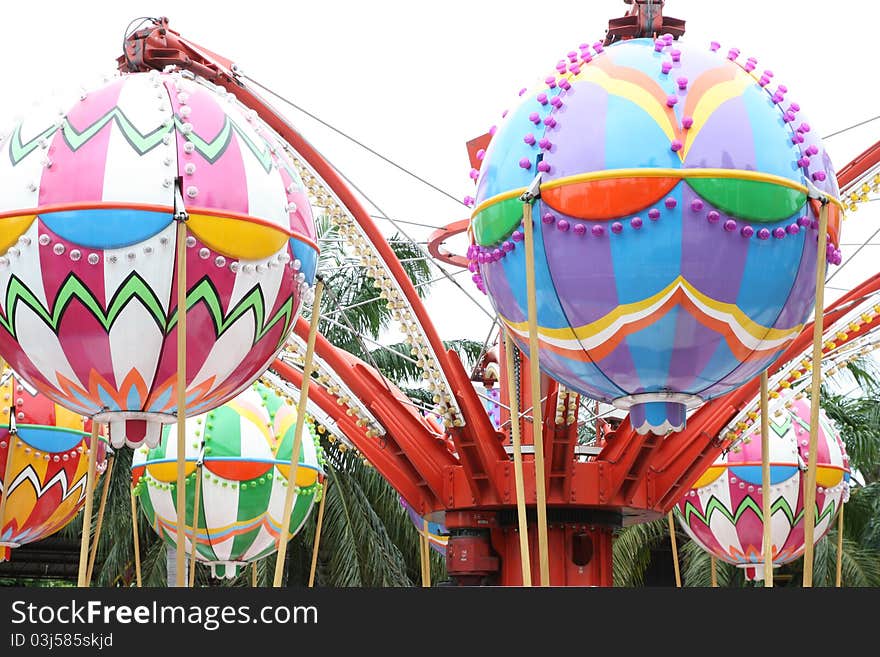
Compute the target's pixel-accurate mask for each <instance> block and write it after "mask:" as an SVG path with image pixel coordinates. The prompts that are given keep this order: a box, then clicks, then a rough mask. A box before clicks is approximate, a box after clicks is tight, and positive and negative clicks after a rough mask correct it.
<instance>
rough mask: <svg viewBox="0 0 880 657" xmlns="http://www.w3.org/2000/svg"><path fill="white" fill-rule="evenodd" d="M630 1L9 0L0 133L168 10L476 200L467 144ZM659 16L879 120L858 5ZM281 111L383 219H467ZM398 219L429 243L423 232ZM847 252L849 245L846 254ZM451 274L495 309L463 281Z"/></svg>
mask: <svg viewBox="0 0 880 657" xmlns="http://www.w3.org/2000/svg"><path fill="white" fill-rule="evenodd" d="M819 7H823V8H824V9H823V10H821V11H820V10H819V9H818V8H819ZM626 9H627V7H626V5H624V3H623V2H622V1H621V0H589V1H587V0H577V1H565V0H556V1H555V2H553V3H549V2H524V1H521V0H504V1H499V0H492V1H484V0H479V1H478V0H469V1H467V2H465V1H462V0H445V1H444V2H438V3H423V2H413V1H412V0H410V1H408V2H405V1H392V0H373V1H371V2H347V1H341V0H321V1H317V2H278V1H275V2H267V1H264V0H249V1H247V2H236V3H231V2H226V1H222V0H215V1H212V2H203V1H197V0H190V1H189V2H167V1H160V2H149V3H147V2H129V1H127V0H126V1H124V2H119V1H117V2H98V1H92V0H79V1H77V2H35V1H30V2H15V3H7V5H6V6H5V7H4V22H5V23H6V29H5V30H4V33H3V38H2V40H0V53H2V59H3V61H4V63H5V65H6V66H5V71H4V78H5V80H4V82H5V92H4V94H3V100H2V102H0V132H3V131H5V130H7V129H8V128H9V127H11V124H12V121H13V118H14V117H15V116H16V115H17V114H21V113H23V112H26V111H27V107H28V105H29V104H30V102H31V101H33V100H37V99H41V98H45V97H46V96H47V95H48V94H49V93H50V92H51V91H53V90H63V89H68V88H71V87H74V88H78V86H79V84H81V83H87V85H88V86H94V85H93V84H92V83H89V80H92V81H94V80H96V79H97V76H98V75H100V74H101V73H104V72H110V71H113V70H114V69H115V58H116V57H117V56H118V55H119V54H120V52H121V42H122V37H123V32H124V30H125V28H126V26H127V25H128V24H129V22H130V21H131V20H132V19H134V18H136V17H139V16H144V15H147V16H161V15H167V16H168V17H169V18H170V19H171V27H172V29H175V30H177V31H178V32H180V33H181V34H182V35H183V36H185V37H187V38H188V39H190V40H192V41H195V42H196V43H199V44H201V45H203V46H204V47H206V48H208V49H210V50H213V51H215V52H217V53H219V54H222V55H224V56H226V57H228V58H230V59H232V60H233V61H235V62H236V63H238V64H239V65H240V66H241V67H242V68H243V70H244V72H245V73H246V74H248V75H249V76H251V77H253V78H254V79H256V80H258V81H259V82H261V83H262V84H264V85H266V86H267V87H269V88H272V89H274V90H276V91H278V92H279V93H281V94H282V95H284V96H286V97H287V98H289V99H291V100H292V101H294V102H295V103H297V104H298V105H300V106H302V107H303V108H305V109H307V110H309V111H311V112H313V113H314V114H316V115H318V116H320V117H322V118H323V120H325V121H327V122H328V123H330V124H332V125H334V126H335V127H337V128H339V129H340V130H342V131H344V132H346V133H348V134H350V135H352V136H353V137H356V138H357V139H359V140H360V141H362V142H364V143H366V144H367V145H369V146H371V147H372V148H374V149H375V150H377V151H379V152H381V153H382V154H384V155H385V156H387V157H388V158H390V159H392V160H393V161H395V162H397V163H399V164H400V165H402V166H405V167H407V168H408V169H410V170H412V171H413V172H415V173H417V174H418V175H420V176H421V177H423V178H426V179H427V180H429V181H431V182H432V183H433V184H435V185H437V186H438V187H440V188H442V189H444V190H446V191H448V192H449V193H450V194H452V195H453V196H454V197H455V198H456V199H460V198H462V197H463V196H464V195H466V194H472V193H473V184H472V182H471V181H470V179H469V178H468V177H467V172H468V170H469V163H468V159H467V153H466V150H465V142H466V141H468V140H469V139H472V138H474V137H477V136H479V135H481V134H483V133H484V132H485V131H486V130H487V129H488V127H489V126H490V125H492V124H493V123H495V122H496V121H497V120H498V119H500V113H501V111H502V110H504V109H505V108H506V107H507V105H508V103H510V102H512V101H513V99H514V98H515V97H516V92H517V91H518V90H519V89H520V88H521V87H523V86H527V85H529V84H531V83H532V82H533V81H535V80H537V79H541V78H543V77H544V76H545V75H547V74H548V73H550V72H552V71H553V67H554V65H555V63H556V61H557V60H558V59H560V58H561V57H562V56H564V54H565V53H566V52H568V51H569V50H571V49H573V48H576V47H577V46H578V45H579V44H580V43H582V42H589V43H593V42H594V41H597V40H600V39H602V38H603V37H604V34H605V29H606V27H607V21H608V19H609V18H612V17H617V16H621V15H623V13H624V12H625V11H626ZM665 13H666V14H668V15H670V16H674V17H677V18H683V19H685V20H687V33H686V35H685V39H686V40H687V41H689V42H696V43H698V44H700V43H705V44H707V45H708V43H709V41H711V40H717V41H719V42H720V43H721V44H722V48H723V49H725V50H726V49H727V48H729V47H732V46H736V47H739V48H740V49H741V51H742V56H743V57H749V56H755V57H757V58H758V65H759V67H760V66H763V67H765V68H770V69H772V70H773V71H774V72H775V73H776V78H775V79H776V80H778V81H779V82H783V83H784V84H786V85H787V86H788V88H789V94H788V98H790V99H791V100H795V101H797V102H798V103H799V104H800V105H801V107H802V108H803V110H804V113H805V115H806V116H807V117H809V121H810V123H811V125H812V126H813V127H814V129H817V130H818V131H819V133H820V134H822V135H827V134H829V133H831V132H834V131H837V130H839V129H841V128H845V127H847V126H850V125H852V124H854V123H857V122H859V121H862V120H864V119H867V118H870V117H873V116H876V115H878V114H880V94H878V91H877V86H878V84H877V82H876V80H877V69H876V55H875V52H876V45H877V41H878V37H877V27H876V25H877V22H876V20H875V17H874V16H873V15H872V13H871V11H870V5H866V4H865V3H864V2H856V1H854V0H838V1H836V2H833V3H819V2H792V1H789V2H778V1H776V2H767V1H766V0H763V1H758V0H740V1H739V2H719V1H711V2H710V1H707V0H669V1H668V2H667V5H666V10H665ZM762 70H763V69H762ZM275 105H276V107H279V108H281V107H282V106H280V105H279V104H277V103H275ZM286 116H287V117H288V119H289V120H290V121H291V122H293V124H294V125H295V126H297V127H298V128H299V130H300V131H301V132H302V133H303V134H304V135H305V136H306V138H307V139H308V140H309V141H310V142H311V143H312V144H313V145H315V146H316V147H317V148H318V149H319V150H320V151H321V152H323V153H324V155H325V156H326V157H327V158H328V159H329V160H330V161H331V162H332V163H333V164H334V165H335V166H336V167H337V169H339V170H340V171H341V172H342V173H343V174H344V175H345V176H347V177H348V178H350V179H351V180H352V181H353V182H354V183H355V184H356V185H357V186H358V187H360V188H361V189H362V190H363V191H364V192H365V194H366V195H368V196H369V197H370V199H372V201H373V202H374V203H375V205H376V206H378V207H379V208H381V209H382V210H383V211H384V212H386V213H387V214H388V215H389V216H391V217H393V218H395V219H406V220H413V221H418V222H422V223H426V224H432V225H437V226H439V225H441V224H446V223H449V222H451V221H454V220H458V219H462V218H465V217H466V216H467V210H466V208H464V206H462V205H461V204H460V203H457V202H455V201H453V200H451V199H450V198H448V197H446V196H444V195H442V194H439V193H438V192H436V191H434V190H432V189H430V188H428V187H427V186H425V185H423V184H421V183H419V182H417V181H415V180H413V179H411V178H408V177H406V176H405V175H403V174H401V173H400V172H398V171H396V170H395V169H393V168H392V167H390V166H389V165H387V164H384V163H382V162H381V161H379V160H377V159H376V158H374V157H373V156H371V155H368V154H366V153H365V152H364V151H362V150H360V149H359V148H357V147H356V146H354V145H352V144H350V143H349V142H347V141H345V140H343V139H341V138H339V137H338V136H336V135H334V134H333V133H332V132H331V131H329V130H328V129H327V128H324V127H322V126H320V125H319V124H317V123H316V122H314V121H312V120H311V119H308V118H306V117H304V116H303V115H302V114H300V113H299V112H297V111H295V110H293V109H290V111H289V112H287V114H286ZM878 139H880V120H878V121H876V122H872V123H869V124H868V125H866V126H864V127H861V128H858V129H854V130H851V131H850V132H848V133H846V134H845V135H841V136H837V137H833V138H831V139H830V140H829V141H828V142H826V145H827V147H828V150H829V152H830V154H831V156H832V159H833V161H834V163H835V164H836V165H837V166H838V167H841V166H843V165H844V164H845V163H846V162H848V161H849V160H850V159H851V158H852V157H853V156H855V155H856V154H858V153H860V152H861V151H862V150H864V149H865V148H867V147H868V146H870V145H871V144H873V143H874V142H875V141H877V140H878ZM368 208H370V206H368ZM878 210H880V204H878V203H869V204H868V205H866V206H863V208H862V209H861V210H860V211H859V212H857V213H855V214H853V215H852V216H851V217H850V219H849V220H848V221H847V222H846V224H845V227H844V231H843V240H842V241H843V243H844V244H852V243H861V242H863V241H864V240H865V239H866V238H867V237H868V236H869V235H870V234H871V233H872V232H874V230H877V229H878V228H880V221H878V219H880V216H878ZM378 223H379V225H380V227H381V228H382V229H383V230H384V231H385V232H386V233H387V234H390V233H391V232H392V231H393V229H392V228H391V226H390V224H389V223H388V222H387V221H379V222H378ZM405 228H406V230H407V232H408V233H409V234H410V235H411V236H412V237H414V238H415V239H421V240H424V239H425V237H426V236H427V234H428V233H429V232H430V230H428V229H422V228H416V227H413V226H406V227H405ZM873 242H875V243H877V244H878V245H880V239H875V240H873ZM462 243H463V242H462ZM854 249H855V247H849V246H845V247H844V249H843V251H844V260H845V259H846V258H847V257H848V256H849V255H850V254H851V253H852V252H853V251H854ZM878 256H880V249H878V248H877V246H868V247H866V248H865V249H863V250H862V252H861V254H860V256H859V257H858V258H857V259H856V260H854V261H853V263H852V264H850V265H847V266H846V267H845V268H844V270H843V272H842V273H841V274H839V275H838V276H836V278H835V279H834V280H833V281H832V282H831V284H830V285H831V286H833V288H829V289H828V291H827V297H828V298H829V300H832V299H834V298H835V297H836V296H837V295H839V294H840V291H839V290H837V289H834V288H838V287H843V288H846V287H848V286H851V285H854V284H856V283H858V282H860V281H862V280H863V279H864V278H866V277H867V276H868V275H870V274H871V273H873V272H874V271H876V270H877V265H876V264H875V261H876V260H877V258H878ZM834 269H835V268H832V272H833V271H834ZM456 278H457V279H458V280H460V281H461V284H462V286H463V287H464V288H465V289H466V290H467V291H468V292H470V293H471V294H472V295H473V296H474V297H480V298H482V299H483V301H482V304H483V306H484V307H485V308H489V305H488V303H487V302H486V301H485V299H484V298H483V297H482V295H481V294H480V293H479V292H477V291H476V288H475V287H474V286H473V284H472V283H471V282H470V279H469V274H467V273H464V274H459V275H458V276H456ZM428 308H429V311H430V313H431V315H432V317H433V319H434V322H435V325H436V326H437V328H438V330H439V332H440V335H441V337H443V338H444V339H449V338H454V337H471V338H474V339H478V340H481V341H482V340H483V339H484V338H485V336H486V333H487V331H488V329H489V326H490V320H489V318H488V316H487V315H486V314H485V313H483V312H481V311H480V310H479V309H478V308H477V307H476V306H475V305H474V304H473V303H472V302H471V301H469V300H468V299H467V298H466V296H465V295H464V294H463V293H462V292H460V291H458V290H456V289H455V288H453V287H452V286H451V284H447V283H444V284H437V285H436V286H435V288H434V291H433V293H432V294H431V297H430V300H429V301H428Z"/></svg>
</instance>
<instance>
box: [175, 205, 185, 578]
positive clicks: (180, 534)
mask: <svg viewBox="0 0 880 657" xmlns="http://www.w3.org/2000/svg"><path fill="white" fill-rule="evenodd" d="M186 312H187V307H186V221H185V219H184V218H179V219H178V222H177V508H178V509H180V511H179V512H178V514H177V537H176V540H175V543H176V544H177V554H176V556H177V586H179V587H185V586H186V579H185V577H186V550H184V549H183V547H184V545H186Z"/></svg>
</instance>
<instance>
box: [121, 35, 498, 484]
mask: <svg viewBox="0 0 880 657" xmlns="http://www.w3.org/2000/svg"><path fill="white" fill-rule="evenodd" d="M168 65H174V66H178V67H180V68H182V69H186V70H190V71H192V72H194V73H196V74H198V75H201V76H202V77H205V78H206V79H209V80H211V81H212V82H214V83H215V84H217V85H219V86H222V87H224V88H226V89H228V90H229V91H231V92H233V93H234V94H235V95H236V97H237V98H238V100H240V101H241V102H242V103H244V104H245V105H246V106H247V107H249V108H251V109H253V110H254V111H255V112H256V113H257V114H258V115H259V116H260V118H261V119H263V120H264V121H265V122H266V123H267V124H268V125H269V126H270V127H271V128H272V129H273V130H275V131H276V132H277V133H278V134H279V135H281V137H282V138H283V139H284V140H285V141H287V143H289V144H290V145H291V146H292V147H293V148H294V149H295V150H296V151H297V153H298V154H299V155H301V156H302V157H303V159H305V161H306V162H307V163H308V164H309V166H311V167H312V169H313V170H314V171H316V172H317V174H318V175H319V176H320V177H321V179H322V180H323V181H324V182H325V183H326V184H327V186H328V187H329V188H330V189H331V190H332V191H333V193H334V194H335V195H336V196H337V198H339V200H340V201H341V202H342V204H343V205H344V206H345V207H346V208H348V210H349V212H350V213H351V215H352V217H353V218H354V219H355V221H357V223H358V224H359V225H360V227H361V229H362V230H363V231H364V233H365V234H366V235H367V237H368V239H369V240H370V242H371V243H372V244H373V246H374V247H375V248H376V250H377V251H378V252H379V254H380V255H381V257H382V259H383V260H384V261H385V264H386V266H387V267H388V270H389V272H390V273H391V275H392V276H393V277H394V279H395V281H396V283H397V285H398V286H399V287H400V289H401V290H402V291H403V294H404V296H405V297H406V299H407V301H408V302H409V304H410V307H411V308H412V310H413V313H414V314H415V316H416V318H417V319H418V322H419V325H420V326H421V328H422V330H423V331H424V334H425V336H426V338H427V340H428V343H429V344H430V347H431V350H432V351H433V353H434V357H435V358H436V359H437V363H438V365H439V366H440V369H441V370H442V371H443V373H444V374H445V376H446V378H447V380H448V381H449V383H450V385H451V386H453V389H454V391H455V396H456V401H457V402H458V404H459V407H460V408H461V412H462V416H463V418H464V421H465V426H463V427H461V428H460V429H459V430H458V431H455V432H453V434H452V435H453V439H454V440H456V441H462V445H461V447H462V449H464V450H466V449H467V445H468V444H476V443H477V442H478V441H481V438H483V436H481V432H482V430H483V429H485V422H484V421H483V420H484V419H485V412H484V411H483V408H482V405H481V404H480V401H479V398H478V397H477V396H476V393H475V392H474V390H473V388H472V387H471V386H470V385H469V383H468V384H467V385H462V381H461V380H460V379H461V377H460V376H457V375H459V370H461V371H462V372H463V369H462V368H461V363H460V362H457V356H455V355H454V354H449V353H447V352H446V350H445V348H444V345H443V342H442V341H441V340H440V336H439V335H438V334H437V331H436V329H435V328H434V325H433V323H432V322H431V319H430V317H429V316H428V313H427V311H426V310H425V307H424V306H423V305H422V302H421V300H420V299H419V296H418V294H417V293H416V289H415V287H414V286H413V284H412V282H411V281H410V280H409V277H408V276H407V275H406V272H405V271H404V269H403V266H402V265H401V264H400V262H399V261H398V260H397V258H396V257H395V255H394V252H393V251H392V250H391V247H390V246H389V245H388V242H387V241H386V240H385V237H384V236H383V235H382V233H381V232H380V231H379V229H378V228H377V227H376V225H375V224H374V223H373V220H372V219H371V218H370V216H369V214H368V213H367V211H366V210H365V209H364V207H363V206H362V205H361V203H360V201H359V200H358V199H357V198H356V197H355V195H354V194H353V193H352V192H351V191H350V190H349V188H348V186H347V185H346V184H345V183H344V182H343V180H342V178H341V177H340V176H339V174H338V173H337V172H336V170H335V169H334V168H333V167H332V166H331V165H330V164H329V163H328V162H327V161H326V160H325V159H324V158H323V157H322V156H321V155H320V153H318V152H317V151H316V150H315V149H314V148H313V147H312V145H311V144H309V143H308V142H307V141H306V140H305V139H304V138H303V136H302V135H301V134H299V132H297V131H296V130H295V129H294V128H293V127H292V126H290V125H289V124H288V123H287V122H286V121H285V120H284V118H283V117H281V116H280V115H279V114H277V113H276V112H275V111H273V110H272V109H271V108H270V107H269V106H268V105H267V104H266V103H265V101H263V100H262V99H261V98H260V97H259V96H258V95H257V94H255V93H254V92H252V91H250V90H249V89H248V88H247V87H245V86H243V85H242V83H241V82H240V81H239V79H238V78H237V77H236V75H235V69H236V67H235V65H234V64H233V63H232V62H231V61H230V60H228V59H226V58H223V57H220V56H218V55H216V54H214V53H212V52H211V51H210V50H208V49H207V48H203V47H202V46H199V45H197V44H194V43H192V42H191V41H188V40H187V39H184V38H182V37H181V36H180V35H179V34H178V33H177V32H175V31H173V30H171V29H169V28H168V21H167V19H164V18H163V19H160V20H159V22H158V23H157V24H155V25H153V26H152V27H150V28H147V29H144V30H140V31H138V32H135V33H134V34H132V35H131V36H130V37H129V38H128V40H127V41H126V46H125V54H124V55H123V56H122V57H120V58H119V67H120V69H121V70H123V71H145V70H151V69H158V70H163V69H164V68H165V67H166V66H168ZM453 359H455V360H453ZM468 381H469V379H467V377H466V376H465V382H468ZM490 428H491V425H490ZM496 442H497V441H493V440H489V441H481V442H480V444H479V446H478V447H477V449H476V450H474V453H475V455H476V457H477V458H476V459H475V460H473V461H469V463H468V466H467V467H468V468H469V469H471V468H472V469H473V472H472V474H473V475H474V477H475V478H477V479H481V480H484V481H486V482H487V484H488V486H487V487H486V488H485V491H484V493H486V494H489V495H490V496H491V497H492V498H498V495H499V493H500V490H501V488H502V486H503V482H501V481H499V480H498V478H497V477H496V476H495V475H494V474H493V473H494V471H495V468H494V466H495V462H496V461H497V460H498V459H499V458H506V454H505V453H504V450H503V448H502V447H501V445H500V444H493V443H496Z"/></svg>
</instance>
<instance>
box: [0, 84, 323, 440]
mask: <svg viewBox="0 0 880 657" xmlns="http://www.w3.org/2000/svg"><path fill="white" fill-rule="evenodd" d="M183 211H185V212H186V215H187V217H188V218H187V221H186V229H187V230H186V236H185V237H184V238H181V239H185V240H186V247H187V248H186V268H187V285H186V287H187V291H186V292H187V308H186V316H187V364H186V410H187V412H188V413H203V412H206V411H209V410H211V409H213V408H216V407H218V406H220V405H222V404H223V403H225V402H226V401H228V400H230V399H232V398H233V397H235V396H236V395H237V394H238V393H239V392H241V391H242V390H244V389H245V388H247V387H248V386H249V385H250V384H251V382H252V381H253V380H254V379H256V377H258V376H259V375H260V374H261V373H262V372H263V371H264V370H265V369H266V367H267V366H268V364H269V363H270V362H271V361H272V359H273V358H274V356H275V354H276V353H277V352H278V351H279V350H280V348H281V347H282V345H283V344H284V342H285V340H286V338H287V335H288V333H289V331H290V329H291V327H292V326H293V322H294V319H295V317H296V314H297V312H298V310H299V308H300V305H301V302H302V299H303V296H307V295H308V294H309V290H308V286H309V285H311V284H312V282H313V280H314V276H315V267H316V262H317V246H316V244H315V241H314V240H315V227H314V221H313V217H312V213H311V208H310V205H309V201H308V197H307V194H306V190H305V186H304V185H303V182H302V179H301V177H300V175H299V173H298V172H297V167H296V163H295V154H294V153H293V152H292V150H291V148H290V146H289V145H288V144H286V143H284V141H283V140H282V139H281V138H280V137H279V136H278V135H277V134H275V133H274V132H273V131H272V129H271V128H269V126H268V125H266V124H265V123H263V122H262V121H261V120H260V119H259V118H258V117H257V116H255V115H254V113H253V112H252V111H251V110H248V109H247V108H246V107H245V106H244V105H242V104H241V103H240V102H238V101H237V100H236V99H235V98H234V96H232V95H231V94H227V93H226V91H225V90H223V89H221V88H219V87H215V86H214V85H212V84H210V83H209V82H206V81H205V80H202V79H200V78H198V77H196V78H194V79H193V78H191V76H190V77H187V76H184V75H181V74H180V73H167V74H166V73H158V72H156V71H153V72H151V73H132V74H129V75H124V76H122V77H120V78H118V79H112V80H110V81H108V82H107V83H105V84H104V85H103V86H101V87H100V88H98V89H95V90H93V91H90V92H89V93H84V94H82V96H81V97H80V98H79V99H77V100H75V101H73V102H71V103H70V104H69V105H67V106H63V107H62V108H61V109H60V111H56V110H55V109H54V108H52V109H51V111H50V110H48V109H46V110H37V111H34V112H32V113H30V114H28V116H27V118H26V119H24V121H22V122H20V123H18V124H17V125H16V126H14V128H13V130H12V132H11V134H10V135H9V136H8V138H7V139H5V140H3V141H0V299H2V301H0V355H2V356H3V358H5V359H6V360H7V361H8V362H9V364H10V365H11V366H12V367H13V368H14V369H15V371H16V372H18V373H19V374H20V375H21V376H22V378H24V379H25V380H26V381H28V382H30V383H31V384H32V385H33V386H34V387H36V388H37V390H38V391H39V392H41V393H42V394H45V395H46V396H47V397H49V398H50V399H52V400H53V401H55V402H57V403H59V404H62V405H64V406H66V407H67V408H70V409H72V410H74V411H77V412H79V413H82V414H83V415H88V416H96V417H97V418H98V419H99V420H102V421H106V422H109V423H110V438H111V442H112V443H113V445H114V446H115V447H119V446H121V445H122V444H124V443H127V444H129V445H130V446H135V445H138V444H140V443H141V442H146V443H147V444H148V445H150V446H155V445H156V444H157V442H158V440H159V437H160V425H161V424H162V423H171V422H174V421H175V412H176V398H177V380H176V372H177V354H176V339H177V338H176V336H177V312H178V309H177V287H178V274H177V271H176V266H175V256H176V250H177V242H178V232H177V226H176V222H175V218H178V217H181V216H183Z"/></svg>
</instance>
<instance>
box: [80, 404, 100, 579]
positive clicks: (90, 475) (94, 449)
mask: <svg viewBox="0 0 880 657" xmlns="http://www.w3.org/2000/svg"><path fill="white" fill-rule="evenodd" d="M97 460H98V421H97V420H95V419H94V418H93V419H92V439H91V440H90V441H89V469H88V472H87V474H86V507H85V509H83V524H82V538H81V540H80V545H79V574H78V575H77V582H76V585H77V586H79V587H86V588H88V586H89V582H88V580H87V579H86V575H87V574H88V570H89V539H90V535H91V533H92V506H94V504H93V498H94V494H95V466H96V464H97Z"/></svg>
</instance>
